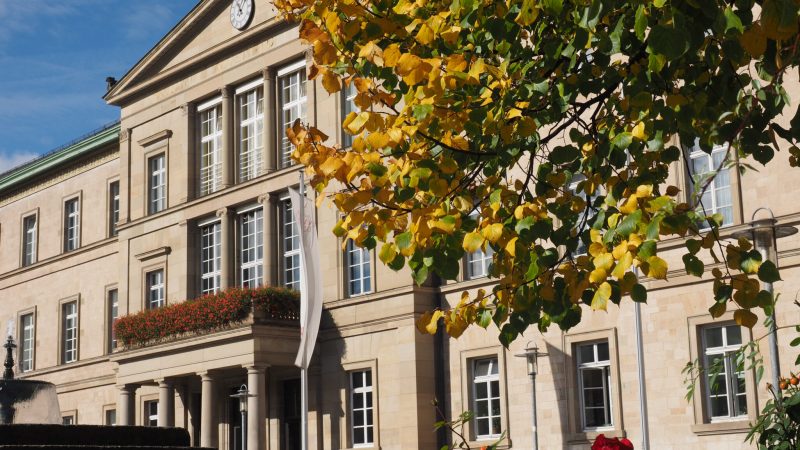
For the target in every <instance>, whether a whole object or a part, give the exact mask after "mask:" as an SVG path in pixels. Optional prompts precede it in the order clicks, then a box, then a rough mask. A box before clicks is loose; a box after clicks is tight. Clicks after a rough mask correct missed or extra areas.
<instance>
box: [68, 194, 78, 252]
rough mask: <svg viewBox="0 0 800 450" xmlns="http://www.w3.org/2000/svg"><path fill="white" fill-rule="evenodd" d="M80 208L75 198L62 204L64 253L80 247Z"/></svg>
mask: <svg viewBox="0 0 800 450" xmlns="http://www.w3.org/2000/svg"><path fill="white" fill-rule="evenodd" d="M80 236H81V208H80V201H79V200H78V199H77V198H73V199H71V200H67V201H66V202H65V203H64V251H65V252H69V251H72V250H75V249H77V248H78V247H80V246H81V238H80Z"/></svg>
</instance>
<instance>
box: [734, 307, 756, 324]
mask: <svg viewBox="0 0 800 450" xmlns="http://www.w3.org/2000/svg"><path fill="white" fill-rule="evenodd" d="M733 320H735V321H736V323H738V324H739V325H741V326H743V327H747V328H753V327H754V326H755V325H756V324H757V323H758V316H756V315H755V314H754V313H753V312H752V311H749V310H746V309H739V310H736V311H735V312H734V313H733Z"/></svg>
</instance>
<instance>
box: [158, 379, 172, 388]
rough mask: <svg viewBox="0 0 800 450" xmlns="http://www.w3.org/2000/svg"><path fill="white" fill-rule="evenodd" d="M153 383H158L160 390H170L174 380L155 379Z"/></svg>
mask: <svg viewBox="0 0 800 450" xmlns="http://www.w3.org/2000/svg"><path fill="white" fill-rule="evenodd" d="M154 381H155V382H156V383H158V387H160V388H171V387H173V386H174V385H175V380H173V379H171V378H156V379H155V380H154Z"/></svg>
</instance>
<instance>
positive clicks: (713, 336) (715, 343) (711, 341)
mask: <svg viewBox="0 0 800 450" xmlns="http://www.w3.org/2000/svg"><path fill="white" fill-rule="evenodd" d="M705 338H706V342H705V345H706V348H710V347H722V328H720V327H714V328H706V329H705Z"/></svg>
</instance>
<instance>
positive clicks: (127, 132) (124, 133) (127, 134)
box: [119, 128, 133, 142]
mask: <svg viewBox="0 0 800 450" xmlns="http://www.w3.org/2000/svg"><path fill="white" fill-rule="evenodd" d="M132 132H133V130H132V129H131V128H122V129H120V130H119V141H120V142H126V141H128V140H129V139H130V138H131V133H132Z"/></svg>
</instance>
